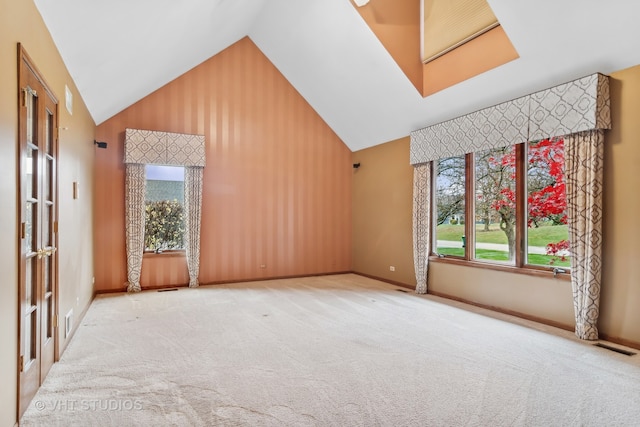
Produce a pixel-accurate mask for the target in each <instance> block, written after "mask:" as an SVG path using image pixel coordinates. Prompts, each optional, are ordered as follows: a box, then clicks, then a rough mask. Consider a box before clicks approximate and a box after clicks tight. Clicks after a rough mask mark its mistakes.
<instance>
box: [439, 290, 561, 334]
mask: <svg viewBox="0 0 640 427" xmlns="http://www.w3.org/2000/svg"><path fill="white" fill-rule="evenodd" d="M427 293H428V294H429V295H433V296H436V297H439V298H445V299H449V300H452V301H457V302H461V303H463V304H469V305H472V306H474V307H479V308H484V309H485V310H491V311H495V312H497V313H502V314H507V315H509V316H513V317H518V318H520V319H524V320H530V321H532V322H536V323H541V324H543V325H547V326H552V327H554V328H558V329H563V330H565V331H570V332H573V331H574V328H573V326H570V325H565V324H564V323H560V322H555V321H553V320H549V319H544V318H542V317H537V316H532V315H529V314H524V313H520V312H518V311H514V310H508V309H505V308H502V307H496V306H493V305H488V304H481V303H478V302H475V301H470V300H467V299H464V298H459V297H455V296H452V295H447V294H443V293H440V292H434V291H427Z"/></svg>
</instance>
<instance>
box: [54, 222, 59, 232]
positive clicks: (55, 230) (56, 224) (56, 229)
mask: <svg viewBox="0 0 640 427" xmlns="http://www.w3.org/2000/svg"><path fill="white" fill-rule="evenodd" d="M53 232H54V233H57V232H58V221H53Z"/></svg>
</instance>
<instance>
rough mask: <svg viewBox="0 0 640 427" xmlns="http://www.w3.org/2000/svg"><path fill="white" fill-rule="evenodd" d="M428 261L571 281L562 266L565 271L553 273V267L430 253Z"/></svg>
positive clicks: (569, 273) (569, 275) (568, 273)
mask: <svg viewBox="0 0 640 427" xmlns="http://www.w3.org/2000/svg"><path fill="white" fill-rule="evenodd" d="M429 262H434V263H444V264H454V265H462V266H465V267H472V268H483V269H486V270H498V271H505V272H508V273H515V274H524V275H527V276H536V277H545V278H547V279H554V278H555V279H558V280H563V281H567V282H570V281H571V272H570V271H569V269H568V268H564V269H565V270H566V272H565V273H557V274H555V275H554V273H553V269H549V268H546V267H539V268H536V267H515V266H512V265H500V264H490V263H486V262H480V261H469V260H466V259H461V258H453V257H443V258H441V257H439V256H437V255H430V256H429Z"/></svg>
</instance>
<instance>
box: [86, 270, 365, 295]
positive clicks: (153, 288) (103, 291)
mask: <svg viewBox="0 0 640 427" xmlns="http://www.w3.org/2000/svg"><path fill="white" fill-rule="evenodd" d="M350 273H353V272H352V271H333V272H328V273H313V274H294V275H290V276H273V277H254V278H245V279H232V280H216V281H212V282H206V283H200V286H210V285H226V284H230V283H244V282H264V281H267V280H282V279H298V278H302V277H319V276H332V275H334V274H350ZM188 287H189V284H188V283H183V284H178V285H157V286H143V287H142V289H141V290H142V291H158V290H162V289H173V288H188ZM122 292H127V290H126V289H101V290H97V291H96V295H101V294H119V293H122Z"/></svg>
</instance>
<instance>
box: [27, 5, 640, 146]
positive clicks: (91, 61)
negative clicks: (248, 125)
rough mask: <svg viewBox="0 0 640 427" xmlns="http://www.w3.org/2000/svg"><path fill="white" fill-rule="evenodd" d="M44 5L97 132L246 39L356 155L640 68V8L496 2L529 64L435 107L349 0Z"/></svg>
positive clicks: (494, 74) (445, 96) (465, 86)
mask: <svg viewBox="0 0 640 427" xmlns="http://www.w3.org/2000/svg"><path fill="white" fill-rule="evenodd" d="M375 1H377V0H371V4H372V5H373V4H374V2H375ZM35 3H36V5H37V7H38V9H39V10H40V13H41V14H42V17H43V18H44V21H45V23H46V25H47V27H48V28H49V31H50V32H51V34H52V36H53V39H54V41H55V43H56V45H57V46H58V49H59V50H60V54H61V55H62V58H63V60H64V61H65V63H66V65H67V67H68V69H69V72H70V73H71V76H72V77H73V79H74V81H75V83H76V85H77V87H78V90H79V91H80V93H81V95H82V98H83V99H84V101H85V102H86V104H87V107H88V108H89V111H90V112H91V115H92V116H93V118H94V120H95V121H96V123H98V124H100V123H102V122H103V121H105V120H107V119H108V118H110V117H111V116H113V115H115V114H116V113H118V112H119V111H122V110H123V109H125V108H127V107H128V106H130V105H131V104H133V103H135V102H136V101H138V100H140V99H142V98H144V97H145V96H146V95H148V94H149V93H151V92H153V91H154V90H156V89H158V88H160V87H161V86H163V85H165V84H166V83H168V82H169V81H171V80H173V79H174V78H176V77H178V76H180V75H181V74H183V73H184V72H186V71H188V70H189V69H191V68H193V67H195V66H196V65H198V64H199V63H201V62H203V61H205V60H207V59H208V58H210V57H211V56H213V55H215V54H217V53H218V52H220V51H221V50H223V49H224V48H226V47H228V46H229V45H231V44H233V43H234V42H236V41H238V40H240V39H241V38H242V37H244V36H247V35H248V36H249V37H250V38H251V39H252V40H253V41H254V43H255V44H256V45H257V46H258V47H259V48H260V49H261V50H262V51H263V52H264V53H265V55H266V56H267V57H268V58H269V59H270V60H271V62H273V64H274V65H275V66H276V67H277V68H278V69H279V70H280V72H281V73H282V74H283V75H284V76H285V77H286V78H287V79H288V80H289V82H291V84H292V85H293V86H294V87H295V88H296V89H297V90H298V91H299V92H300V94H301V95H302V96H303V97H304V98H305V99H306V100H307V101H308V102H309V104H311V106H312V107H313V108H314V109H315V110H316V111H317V112H318V114H320V116H321V117H322V118H323V119H324V120H325V121H326V122H327V124H328V125H329V126H330V127H331V128H332V129H333V130H334V131H335V132H336V134H338V136H339V137H340V138H342V140H343V141H344V142H345V143H346V144H347V146H348V147H349V148H350V149H351V150H353V151H356V150H359V149H363V148H367V147H371V146H374V145H377V144H380V143H383V142H387V141H390V140H392V139H396V138H401V137H404V136H407V135H408V134H409V133H410V132H411V131H412V130H415V129H419V128H422V127H425V126H427V125H430V124H433V123H437V122H440V121H443V120H447V119H451V118H453V117H456V116H459V115H461V114H465V113H468V112H471V111H475V110H477V109H480V108H484V107H487V106H490V105H494V104H497V103H499V102H503V101H506V100H509V99H512V98H516V97H519V96H522V95H525V94H528V93H531V92H534V91H537V90H541V89H544V88H547V87H549V86H554V85H557V84H560V83H564V82H566V81H570V80H573V79H575V78H578V77H582V76H585V75H587V74H591V73H594V72H602V73H605V74H606V73H610V72H613V71H617V70H621V69H624V68H627V67H630V66H633V65H636V64H640V43H639V42H638V41H639V40H640V24H638V20H639V19H640V2H639V1H637V0H609V1H607V2H603V1H601V0H562V1H559V0H518V1H514V0H489V4H490V5H491V7H492V8H493V11H494V12H495V14H496V16H497V17H498V20H499V21H500V23H501V24H502V26H503V28H504V29H505V30H506V32H507V34H508V36H509V38H510V39H511V42H512V43H513V45H514V46H515V48H516V50H517V51H518V53H519V55H520V58H519V59H517V60H515V61H512V62H510V63H508V64H506V65H503V66H501V67H499V68H497V69H495V70H492V71H489V72H486V73H484V74H481V75H479V76H477V77H475V78H472V79H469V80H467V81H465V82H462V83H460V84H458V85H455V86H453V87H451V88H448V89H446V90H443V91H441V92H438V93H436V94H434V95H431V96H429V97H427V98H422V97H421V96H420V95H419V93H418V92H417V90H416V89H415V88H414V87H413V85H412V84H411V83H410V82H409V80H408V79H407V78H406V77H405V75H404V74H403V72H402V71H401V70H400V68H399V67H398V65H397V64H396V63H395V62H394V61H393V59H392V58H391V56H390V55H389V54H388V53H387V51H386V50H385V49H384V47H383V46H382V45H381V44H380V42H379V41H378V39H377V38H376V37H375V35H374V34H373V32H372V31H371V30H370V29H369V27H368V26H367V25H366V24H365V22H364V21H363V20H362V18H361V17H360V15H359V14H358V12H357V11H356V10H355V9H354V7H353V6H352V4H351V2H350V0H180V1H175V0H109V1H101V2H100V1H90V0H35Z"/></svg>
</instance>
